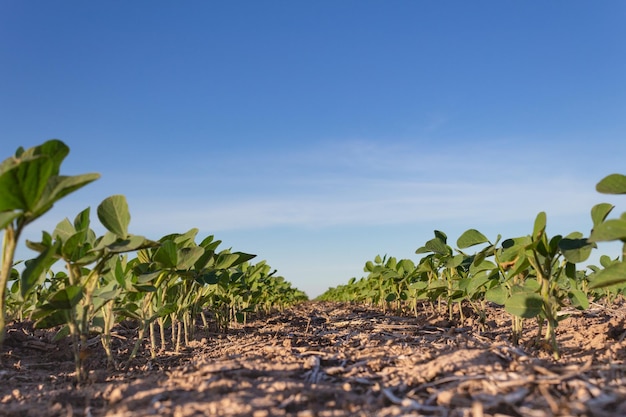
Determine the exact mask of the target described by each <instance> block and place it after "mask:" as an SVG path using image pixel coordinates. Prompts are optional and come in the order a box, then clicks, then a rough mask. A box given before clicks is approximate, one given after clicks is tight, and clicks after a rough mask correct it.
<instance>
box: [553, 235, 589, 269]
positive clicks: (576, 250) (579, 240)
mask: <svg viewBox="0 0 626 417" xmlns="http://www.w3.org/2000/svg"><path fill="white" fill-rule="evenodd" d="M582 236H583V235H582V233H580V232H574V233H570V234H569V235H568V236H567V237H565V238H563V239H561V240H560V241H559V249H560V250H561V253H562V254H563V256H564V257H565V259H567V260H568V261H569V262H571V263H579V262H584V261H586V260H587V259H588V258H589V255H591V250H592V249H593V247H594V246H595V245H594V244H592V243H591V242H589V241H588V240H587V239H585V238H583V237H582Z"/></svg>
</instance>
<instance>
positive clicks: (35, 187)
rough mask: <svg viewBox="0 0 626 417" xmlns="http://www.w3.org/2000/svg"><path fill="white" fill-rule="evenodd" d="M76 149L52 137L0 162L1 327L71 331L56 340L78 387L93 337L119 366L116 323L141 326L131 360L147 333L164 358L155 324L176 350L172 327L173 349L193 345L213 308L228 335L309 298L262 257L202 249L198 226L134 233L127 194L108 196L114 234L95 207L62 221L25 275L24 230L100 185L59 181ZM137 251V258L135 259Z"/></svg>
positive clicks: (83, 179) (209, 240)
mask: <svg viewBox="0 0 626 417" xmlns="http://www.w3.org/2000/svg"><path fill="white" fill-rule="evenodd" d="M68 152H69V148H67V146H65V145H64V144H63V143H62V142H60V141H57V140H52V141H48V142H46V143H44V144H43V145H41V146H38V147H35V148H31V149H28V150H26V151H25V150H23V149H21V148H20V149H18V151H17V152H16V154H15V156H14V157H12V158H9V159H7V160H5V161H4V162H3V163H2V164H0V226H1V227H2V228H3V229H4V231H5V234H4V245H3V255H2V276H1V278H2V282H0V289H1V291H2V293H1V294H0V296H1V297H0V300H2V314H1V317H2V321H1V323H0V327H1V329H0V330H2V335H4V319H5V314H4V312H5V310H6V306H7V305H8V306H9V314H11V316H12V317H14V318H17V319H24V318H29V319H31V320H34V321H35V325H36V326H37V327H40V328H48V327H55V326H62V328H61V330H60V331H59V332H58V334H57V337H59V338H60V337H65V336H69V337H70V338H71V340H72V344H71V346H72V349H73V352H74V359H75V364H76V378H77V381H78V382H84V381H85V378H86V375H87V372H86V370H85V369H84V363H83V359H82V358H83V350H84V349H86V347H87V341H88V338H89V337H91V336H92V335H93V334H94V333H97V334H99V335H100V340H101V343H102V346H103V348H104V350H105V352H106V354H107V358H108V362H109V365H110V366H116V365H117V364H118V360H117V357H116V355H114V354H113V351H112V349H111V335H112V329H113V327H114V326H115V325H116V323H118V322H119V321H120V320H123V319H125V318H127V319H131V320H137V321H138V322H139V323H140V327H139V337H138V339H137V343H136V345H135V348H134V350H133V352H132V353H131V355H130V357H129V358H128V360H132V358H133V357H134V356H135V355H136V354H137V351H138V349H139V347H140V346H141V345H142V343H143V341H144V340H143V339H144V334H145V333H146V332H149V334H150V342H151V343H150V346H151V351H152V354H153V356H154V355H156V352H157V349H158V344H157V341H156V339H157V333H156V330H155V323H158V324H159V329H160V339H161V344H160V349H161V350H163V349H166V348H167V341H166V337H165V330H166V327H167V326H169V328H170V329H171V330H172V338H171V342H172V343H171V345H172V346H175V349H176V350H178V349H179V347H180V346H181V335H182V334H184V343H185V344H187V343H188V342H189V340H190V338H191V337H192V336H193V331H194V327H195V320H196V319H197V318H198V316H201V317H202V319H203V321H204V323H205V325H206V318H205V312H207V311H208V312H209V313H210V314H211V315H213V316H214V317H215V319H216V321H217V323H218V325H219V326H220V328H222V329H225V328H226V327H227V326H228V324H229V323H231V322H233V321H235V320H237V321H245V320H246V317H247V315H248V314H249V313H260V312H269V311H270V310H272V309H274V308H284V307H285V306H287V305H290V304H293V303H296V302H300V301H303V300H306V299H307V297H306V294H304V293H303V292H301V291H298V290H297V289H294V288H292V287H291V284H289V283H288V282H286V281H285V280H284V278H283V277H278V276H275V275H274V274H275V272H276V271H273V272H271V273H270V271H271V268H270V267H269V265H266V264H265V262H260V263H258V264H256V265H252V264H250V263H249V261H250V260H251V259H253V258H254V257H255V255H251V254H247V253H244V252H233V251H232V250H230V249H224V250H221V251H218V250H217V248H218V246H219V245H220V243H221V242H220V241H219V240H214V237H213V236H208V237H206V238H205V239H203V240H202V241H201V243H200V244H197V243H196V242H195V238H196V235H197V233H198V230H197V229H191V230H189V231H188V232H186V233H183V234H171V235H167V236H164V237H163V238H161V239H160V240H159V241H152V240H150V239H147V238H145V237H143V236H137V235H132V234H130V233H129V231H128V227H129V224H130V219H131V216H130V212H129V210H128V204H127V202H126V198H125V197H124V196H123V195H114V196H111V197H108V198H106V199H105V200H103V201H102V202H101V203H100V204H99V205H98V207H97V216H98V219H99V221H100V223H101V224H102V225H103V226H104V228H105V229H106V232H105V233H104V235H102V236H97V235H96V233H95V232H94V231H93V230H92V229H91V219H90V208H86V209H85V210H83V211H81V212H80V213H78V215H76V217H75V218H74V220H73V221H70V220H69V219H67V218H66V219H64V220H62V221H61V222H59V223H58V224H57V226H56V228H55V229H54V231H53V232H52V233H49V232H46V231H44V232H42V237H41V241H38V242H32V241H27V242H26V244H27V246H28V247H29V248H31V249H33V250H35V251H37V252H39V255H38V256H37V257H35V258H34V259H30V260H27V261H26V262H25V263H24V268H23V271H22V273H21V274H20V273H19V272H18V271H17V270H16V269H15V268H13V266H14V265H13V256H14V253H15V247H16V244H17V241H18V238H19V236H20V234H21V232H22V230H23V228H24V227H25V225H27V224H29V223H30V222H32V221H33V220H35V219H36V218H37V217H39V216H41V215H42V214H44V213H45V212H46V211H48V210H49V209H50V208H51V207H52V205H53V203H54V202H55V201H57V200H58V199H60V198H61V197H63V196H65V195H67V194H68V193H70V192H72V191H74V190H76V189H78V188H80V187H82V186H83V185H86V184H87V183H89V182H91V181H93V180H95V179H96V178H98V175H97V174H86V175H79V176H75V177H65V176H60V175H59V168H60V164H61V162H62V160H63V159H64V157H65V156H66V155H67V153H68ZM129 253H134V254H136V258H131V259H128V255H127V254H129ZM57 262H62V263H63V264H64V267H65V270H66V271H67V273H66V272H54V271H52V268H53V267H54V265H55V264H56V263H57ZM9 281H10V282H11V285H8V284H9ZM7 290H8V293H7V292H6V291H7ZM7 294H8V296H7ZM7 302H8V303H7ZM182 329H184V332H183V331H181V330H182ZM1 341H2V339H0V343H1Z"/></svg>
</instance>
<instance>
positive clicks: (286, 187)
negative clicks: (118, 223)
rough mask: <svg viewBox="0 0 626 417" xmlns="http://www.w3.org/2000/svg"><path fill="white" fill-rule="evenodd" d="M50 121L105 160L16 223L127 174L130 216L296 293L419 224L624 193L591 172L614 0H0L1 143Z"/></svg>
mask: <svg viewBox="0 0 626 417" xmlns="http://www.w3.org/2000/svg"><path fill="white" fill-rule="evenodd" d="M50 138H59V139H61V140H63V141H65V142H66V143H67V144H68V145H69V146H70V148H71V153H70V155H69V156H68V158H67V159H66V162H65V163H64V172H65V173H66V174H79V173H85V172H99V173H101V174H102V178H101V179H100V180H98V181H97V182H95V183H93V184H91V185H89V186H88V187H86V188H84V189H82V190H80V191H78V192H77V193H75V194H73V195H71V196H70V197H68V198H67V199H66V200H64V201H63V202H62V203H60V204H59V205H58V206H57V207H55V208H54V210H53V211H51V212H50V213H48V214H47V215H46V216H45V217H44V218H42V219H41V220H39V221H38V222H36V223H35V224H33V225H32V226H31V230H30V231H29V232H28V233H27V236H26V237H27V238H31V239H33V238H34V239H36V238H38V237H39V236H40V232H41V230H44V229H45V230H50V231H51V230H52V229H53V228H54V226H55V224H56V223H57V222H58V221H60V220H61V219H63V218H64V217H69V218H70V219H72V218H73V217H74V216H75V215H76V214H77V213H78V212H79V211H80V210H82V209H83V208H85V207H87V206H91V207H92V208H94V211H95V207H96V206H97V205H98V204H99V203H100V201H101V200H102V199H104V198H105V197H107V196H109V195H112V194H124V195H126V197H127V199H128V201H129V205H130V210H131V215H132V220H131V225H130V231H131V232H132V233H135V234H143V235H146V236H148V237H150V238H154V239H158V238H159V237H161V236H163V235H165V234H168V233H174V232H185V231H187V230H188V229H190V228H192V227H197V228H199V229H200V235H201V237H204V236H206V235H209V234H215V235H216V237H217V238H219V239H222V240H223V241H224V245H225V247H233V249H235V250H241V251H246V252H251V253H256V254H258V255H259V258H258V259H259V260H260V259H266V260H267V261H268V262H269V264H270V265H272V266H273V267H275V268H278V270H279V273H280V274H281V275H283V276H285V278H287V279H288V280H289V281H291V282H292V283H293V284H294V285H295V286H297V287H298V288H300V289H302V290H304V291H306V292H307V293H308V294H309V295H310V296H312V297H314V296H316V295H319V294H320V293H322V292H323V291H324V290H326V289H327V288H328V287H329V286H336V285H338V284H342V283H345V282H346V281H347V280H348V279H349V278H350V277H352V276H356V277H360V276H362V275H363V271H362V267H363V264H364V263H365V262H366V261H367V260H369V259H372V258H373V257H374V256H376V255H377V254H381V255H383V254H389V255H393V256H397V257H399V258H411V259H414V260H417V259H418V257H417V255H415V254H414V251H415V249H416V248H418V247H419V246H421V245H422V244H423V243H424V242H425V241H426V240H428V239H430V238H431V237H432V233H433V230H434V229H438V230H442V231H444V232H446V233H447V234H448V236H449V237H450V241H451V243H454V242H456V239H457V237H458V236H459V235H460V234H461V233H462V232H463V231H464V230H465V229H468V228H477V229H479V230H481V231H483V233H485V234H487V235H488V236H490V237H492V238H495V236H496V235H497V234H498V233H500V234H502V235H504V236H505V237H513V236H519V235H526V234H528V233H530V232H531V230H532V224H533V220H534V218H535V216H536V214H537V213H538V212H539V211H546V212H547V214H548V227H549V229H548V231H549V233H551V234H556V233H559V234H567V233H569V232H572V231H575V230H578V231H581V232H583V233H587V232H588V231H589V228H590V224H591V222H590V220H589V210H590V209H591V207H592V205H594V204H596V203H599V202H603V201H608V202H612V203H614V204H616V205H617V208H616V214H619V213H621V212H623V211H626V197H624V198H619V197H612V196H603V195H600V194H598V193H596V192H595V190H594V185H595V183H596V182H597V181H598V180H600V179H601V178H602V177H603V176H605V175H607V174H609V173H613V172H621V173H626V2H623V1H611V0H607V1H602V2H589V1H573V0H568V1H552V2H544V1H506V2H505V1H471V2H470V1H446V2H434V1H365V0H359V1H348V0H346V1H315V2H302V1H229V2H209V1H185V2H171V1H168V2H164V1H152V0H151V1H106V2H105V1H100V2H96V1H90V2H85V1H18V0H4V1H2V2H0V143H1V145H2V146H1V149H2V153H3V155H2V156H1V158H2V159H4V158H6V157H8V156H9V155H11V154H12V153H13V152H14V151H15V149H16V148H17V147H18V146H24V147H30V146H33V145H36V144H39V143H42V142H43V141H45V140H47V139H50ZM93 221H94V222H97V220H96V219H95V216H94V219H93ZM22 250H23V252H21V253H22V256H23V257H30V256H31V255H33V254H34V253H32V252H30V251H28V250H27V249H22ZM601 250H602V247H601ZM609 250H611V249H610V248H609Z"/></svg>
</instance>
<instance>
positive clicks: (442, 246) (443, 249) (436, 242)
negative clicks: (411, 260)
mask: <svg viewBox="0 0 626 417" xmlns="http://www.w3.org/2000/svg"><path fill="white" fill-rule="evenodd" d="M424 246H425V247H426V249H428V251H430V252H434V253H437V254H439V255H444V256H445V255H451V254H452V250H451V248H450V247H449V246H448V245H446V242H445V241H443V240H441V239H439V238H435V239H431V240H429V241H428V242H426V244H425V245H424Z"/></svg>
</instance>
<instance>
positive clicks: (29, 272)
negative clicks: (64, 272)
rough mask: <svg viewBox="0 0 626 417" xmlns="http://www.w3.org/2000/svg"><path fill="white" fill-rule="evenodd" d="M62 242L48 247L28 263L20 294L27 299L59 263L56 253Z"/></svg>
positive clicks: (21, 278)
mask: <svg viewBox="0 0 626 417" xmlns="http://www.w3.org/2000/svg"><path fill="white" fill-rule="evenodd" d="M59 245H60V242H58V241H57V242H56V243H55V244H54V245H53V246H50V247H48V248H47V249H46V250H44V251H43V252H42V253H41V254H40V255H39V256H37V257H36V258H35V259H31V260H30V261H28V262H26V267H25V268H24V271H22V275H21V277H20V294H21V296H22V297H26V294H28V293H29V292H30V290H32V289H33V287H34V286H35V285H36V284H37V283H38V282H40V281H41V280H42V278H43V277H44V276H45V274H46V272H47V271H48V270H49V269H50V267H51V266H52V265H53V264H54V263H55V262H56V261H57V258H56V256H55V255H56V253H57V251H58V249H59Z"/></svg>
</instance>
